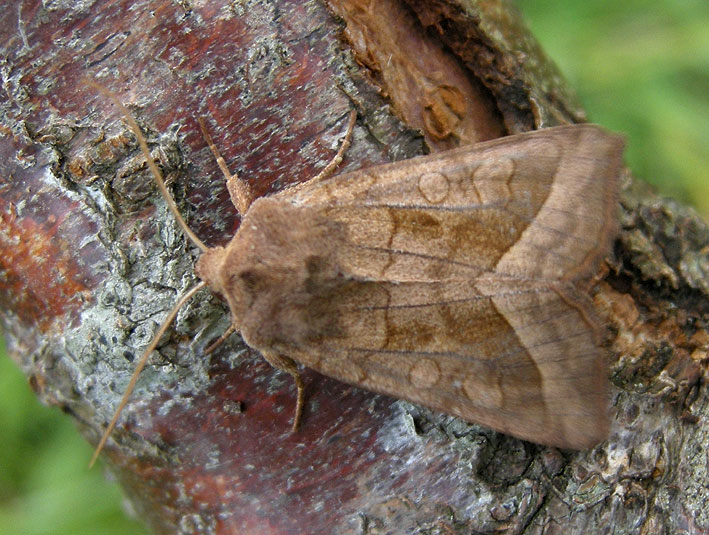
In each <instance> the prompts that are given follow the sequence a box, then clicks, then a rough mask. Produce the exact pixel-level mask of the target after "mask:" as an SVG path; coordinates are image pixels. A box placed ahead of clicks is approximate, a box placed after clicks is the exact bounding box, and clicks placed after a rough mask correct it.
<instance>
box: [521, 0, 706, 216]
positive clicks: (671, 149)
mask: <svg viewBox="0 0 709 535" xmlns="http://www.w3.org/2000/svg"><path fill="white" fill-rule="evenodd" d="M517 5H518V6H519V8H520V9H521V10H522V13H523V14H524V18H525V20H526V21H527V24H528V25H529V27H530V28H531V29H532V32H533V33H534V35H535V36H536V37H537V39H538V40H539V41H540V42H541V44H542V46H543V47H544V49H545V50H546V52H547V54H548V55H549V56H550V57H552V58H553V59H554V61H555V62H556V63H557V64H558V65H559V68H560V69H561V71H562V72H563V73H564V76H566V78H567V79H568V80H569V84H570V85H571V87H573V88H575V89H576V91H577V93H578V95H579V97H580V99H581V102H582V103H583V105H584V108H585V109H586V111H587V112H588V116H589V119H590V120H591V121H593V122H596V123H600V124H602V125H604V126H606V127H607V128H609V129H611V130H615V131H618V132H622V133H624V134H625V135H626V136H627V150H626V161H627V162H628V165H629V166H630V168H631V169H632V170H633V173H634V174H635V176H637V177H640V178H642V179H644V180H646V181H648V182H650V183H651V184H653V185H654V186H655V187H657V188H658V190H660V192H661V193H662V194H664V195H667V196H671V197H675V198H677V199H679V200H682V201H684V202H686V203H689V204H692V205H694V206H696V207H697V209H698V210H699V212H700V213H701V214H702V215H703V216H704V219H705V220H708V219H709V2H708V1H707V0H682V1H681V2H678V1H676V0H625V1H624V2H601V1H598V0H596V1H590V2H589V1H588V0H586V1H579V0H546V1H544V2H540V1H539V0H517Z"/></svg>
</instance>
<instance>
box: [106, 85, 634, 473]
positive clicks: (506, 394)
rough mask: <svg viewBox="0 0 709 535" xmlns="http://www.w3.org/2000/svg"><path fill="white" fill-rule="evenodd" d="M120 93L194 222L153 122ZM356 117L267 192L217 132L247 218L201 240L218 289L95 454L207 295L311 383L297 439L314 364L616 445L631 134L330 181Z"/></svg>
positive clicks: (567, 131)
mask: <svg viewBox="0 0 709 535" xmlns="http://www.w3.org/2000/svg"><path fill="white" fill-rule="evenodd" d="M104 91H105V90H104ZM111 98H112V99H113V100H114V101H116V103H117V104H118V106H119V107H120V108H121V110H122V111H123V113H124V114H125V116H126V120H127V121H128V122H129V124H130V125H131V127H132V129H133V131H134V133H135V135H136V137H137V138H138V140H139V143H140V145H141V149H142V151H143V154H144V156H145V158H146V160H147V162H148V164H149V166H150V168H151V170H152V172H153V174H154V175H155V179H156V181H157V182H158V184H159V185H160V189H161V191H162V192H163V195H164V196H165V197H166V199H167V202H168V203H169V204H170V206H171V207H172V209H173V212H174V213H175V215H176V217H177V218H178V220H179V221H181V224H182V225H183V226H184V227H185V228H186V225H185V224H184V221H182V218H181V217H180V216H179V213H178V212H177V208H176V207H175V205H174V202H173V201H172V199H171V197H170V195H169V194H168V192H167V190H166V188H165V186H164V185H163V183H162V178H161V176H160V172H159V170H158V169H157V167H156V166H155V164H154V162H153V160H152V158H151V157H150V154H149V152H148V149H147V145H146V143H145V140H144V138H143V135H142V134H141V132H140V129H139V128H138V126H137V124H136V123H135V121H134V120H133V119H132V117H131V116H130V114H129V112H128V111H127V109H126V108H125V107H124V106H123V105H121V104H120V102H118V101H117V100H116V99H115V97H113V96H111ZM355 119H356V114H355V113H354V112H352V114H351V117H350V125H349V128H348V132H347V135H346V139H345V141H344V142H343V145H342V147H341V148H340V151H339V152H338V155H337V156H336V157H335V159H334V160H333V162H331V164H330V165H328V167H327V168H326V169H325V170H324V171H323V172H322V173H320V174H319V175H318V176H316V177H315V178H313V179H310V180H309V181H307V182H305V183H303V184H300V185H298V186H295V187H291V188H288V189H285V190H283V191H281V192H279V193H277V194H274V195H269V196H267V197H262V198H258V199H254V198H253V197H252V195H251V193H250V191H249V188H248V185H247V184H246V183H245V182H243V181H242V180H240V179H239V178H238V177H237V176H236V175H232V174H231V173H229V171H228V169H227V168H226V164H225V163H224V161H223V159H222V158H221V156H219V155H218V153H217V152H216V149H215V148H214V145H213V143H212V141H211V139H210V138H209V137H208V135H207V134H206V130H205V137H206V138H207V141H208V143H209V145H210V147H211V148H212V150H213V152H214V153H215V155H216V156H217V160H218V162H219V165H220V167H221V169H222V171H223V172H224V174H225V176H226V177H227V185H228V189H229V192H230V195H231V198H232V201H233V202H234V205H235V207H236V209H237V210H238V211H239V214H240V215H241V218H242V219H241V225H240V227H239V229H238V231H237V233H236V235H235V236H234V238H233V239H232V240H231V242H230V243H229V244H228V245H227V246H225V247H212V248H207V247H206V246H204V245H203V244H202V243H201V242H200V241H199V239H197V238H196V237H195V236H194V235H193V234H192V233H191V232H190V231H189V229H187V230H186V232H187V233H188V235H189V236H190V237H192V239H193V241H195V243H196V244H197V245H198V246H199V247H200V248H202V250H203V251H204V254H203V255H202V257H201V258H200V259H199V261H198V263H197V266H196V270H195V272H196V274H197V275H198V277H199V278H200V279H202V281H203V282H201V283H200V284H199V285H197V286H196V287H195V288H193V289H192V290H191V291H190V292H189V293H188V295H186V296H185V297H183V298H182V299H181V300H180V302H179V303H178V305H177V306H176V307H175V309H173V311H172V312H171V313H170V315H169V316H168V318H167V319H166V320H165V322H164V323H163V325H162V327H161V328H160V331H159V332H158V333H157V334H156V335H155V338H154V340H153V343H151V345H150V347H148V349H147V350H146V352H145V354H144V355H143V357H142V359H141V360H140V362H139V364H138V366H137V367H136V371H135V373H134V375H133V378H132V380H131V383H130V385H129V387H128V389H127V391H126V393H125V395H124V398H123V401H122V402H121V404H120V406H119V408H118V409H117V411H116V413H115V415H114V418H113V420H112V421H111V423H110V424H109V426H108V428H107V430H106V432H105V434H104V436H103V438H102V439H101V442H100V443H99V446H98V447H97V449H96V452H95V454H94V460H95V459H96V457H97V456H98V453H99V452H100V451H101V448H102V447H103V446H104V444H105V442H106V440H107V438H108V436H109V434H110V433H111V431H112V429H113V427H114V426H115V424H116V421H117V420H118V415H119V413H120V411H121V409H122V408H123V406H124V405H125V402H126V400H127V398H128V396H129V395H130V393H131V391H132V389H133V386H134V385H135V382H136V380H137V377H138V374H139V373H140V371H141V370H142V368H143V366H144V365H145V363H146V362H147V359H148V356H149V355H150V353H151V352H152V351H153V350H154V348H155V346H156V344H157V340H158V339H159V338H160V336H161V335H162V333H163V332H164V331H165V330H166V329H167V328H168V325H169V323H170V322H171V321H172V320H173V319H174V317H175V315H176V313H177V309H178V308H179V306H181V305H182V304H183V303H184V302H185V301H186V300H187V299H188V298H190V297H191V296H192V295H194V293H195V292H196V291H197V290H199V289H201V288H202V287H204V286H205V285H206V286H209V287H210V288H211V289H212V290H214V291H217V292H219V293H220V294H221V295H222V296H224V297H225V298H226V300H227V302H228V304H229V308H230V310H231V327H230V329H229V330H228V332H227V333H225V336H226V335H228V334H230V333H231V332H233V331H238V332H239V333H240V334H241V336H242V338H243V339H244V341H245V342H246V343H247V344H248V345H249V346H250V347H252V348H253V349H256V350H258V351H259V352H260V353H261V355H263V357H264V358H265V359H266V360H268V362H270V363H271V364H272V365H273V366H275V367H276V368H278V369H280V370H283V371H286V372H288V373H289V374H291V375H292V376H293V377H294V378H295V381H296V385H297V388H298V398H297V406H296V412H295V418H294V426H293V427H294V429H295V427H296V426H297V425H298V421H299V419H300V414H301V410H302V405H303V399H304V394H303V392H304V388H303V384H302V382H301V379H300V376H299V374H298V371H297V367H296V364H297V363H299V364H303V365H305V366H308V367H310V368H313V369H315V370H317V371H319V372H321V373H323V374H325V375H328V376H330V377H334V378H336V379H339V380H341V381H344V382H347V383H350V384H353V385H356V386H359V387H362V388H365V389H368V390H372V391H375V392H381V393H384V394H388V395H391V396H394V397H397V398H401V399H406V400H409V401H412V402H415V403H420V404H422V405H426V406H428V407H432V408H434V409H438V410H440V411H442V412H445V413H447V414H452V415H455V416H459V417H461V418H463V419H465V420H467V421H470V422H476V423H480V424H482V425H485V426H487V427H490V428H492V429H495V430H497V431H500V432H503V433H507V434H510V435H514V436H516V437H519V438H522V439H525V440H530V441H533V442H538V443H541V444H548V445H553V446H559V447H564V448H575V449H583V448H587V447H590V446H592V445H594V444H596V443H597V442H599V441H601V440H603V439H604V438H606V437H607V433H608V415H607V391H608V377H607V373H608V370H607V365H606V362H605V357H604V354H603V352H602V351H601V349H600V348H599V346H598V343H599V342H598V341H599V334H598V333H599V327H598V321H597V319H596V317H595V314H594V311H593V305H592V303H591V300H590V298H589V296H588V289H589V287H590V285H591V281H592V278H593V276H594V274H595V273H596V271H597V269H598V267H599V263H600V262H601V261H602V259H603V258H604V257H605V256H606V255H607V254H608V253H609V251H610V247H611V244H612V240H613V238H614V236H615V233H616V229H617V226H618V222H617V208H618V207H617V202H618V190H619V175H620V172H621V166H622V152H623V141H622V139H621V138H620V137H618V136H616V135H613V134H609V133H607V132H605V131H604V130H602V129H601V128H599V127H597V126H593V125H587V124H586V125H573V126H560V127H555V128H548V129H544V130H539V131H535V132H530V133H526V134H521V135H514V136H510V137H505V138H501V139H497V140H494V141H490V142H485V143H480V144H477V145H472V146H466V147H461V148H458V149H454V150H450V151H446V152H440V153H436V154H432V155H429V156H422V157H419V158H414V159H411V160H406V161H401V162H397V163H391V164H386V165H380V166H377V167H371V168H367V169H363V170H360V171H355V172H351V173H345V174H341V175H338V176H335V177H331V178H327V177H328V175H329V174H331V173H332V171H333V170H334V168H335V167H336V166H337V164H338V163H339V162H340V160H341V159H342V155H343V153H344V151H345V149H346V148H347V146H348V144H349V139H350V135H351V132H352V128H353V126H354V122H355ZM203 130H204V128H203ZM326 178H327V179H326ZM225 336H223V337H222V338H221V339H220V340H219V342H220V341H221V340H223V339H224V338H225ZM92 462H93V461H92Z"/></svg>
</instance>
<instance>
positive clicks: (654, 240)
mask: <svg viewBox="0 0 709 535" xmlns="http://www.w3.org/2000/svg"><path fill="white" fill-rule="evenodd" d="M622 202H623V206H624V208H625V210H624V212H623V216H622V217H623V220H622V225H623V227H624V229H625V232H623V233H622V234H621V241H622V243H623V246H624V249H625V250H626V251H627V254H628V255H629V258H630V261H631V263H632V264H633V266H634V267H635V268H636V269H638V270H639V271H640V273H641V275H642V277H643V279H645V280H647V281H655V282H656V283H657V284H664V285H667V286H668V287H669V288H671V289H672V290H677V289H679V288H680V287H682V286H685V287H688V288H691V289H692V290H697V291H699V292H701V293H702V294H703V295H704V296H709V228H707V225H706V223H705V222H704V221H703V220H702V219H701V217H700V216H699V215H698V214H696V213H695V212H694V211H693V210H692V209H691V208H688V207H685V206H683V205H680V204H679V203H677V202H675V201H673V200H669V199H661V198H659V197H657V196H654V195H651V194H650V193H649V192H648V191H647V186H644V185H642V184H640V183H637V182H636V183H634V185H633V186H632V187H631V189H630V190H628V191H627V192H625V194H624V196H623V199H622Z"/></svg>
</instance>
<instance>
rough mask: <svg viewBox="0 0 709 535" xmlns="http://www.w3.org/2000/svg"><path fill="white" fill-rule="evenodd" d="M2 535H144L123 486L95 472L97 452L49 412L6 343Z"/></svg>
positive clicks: (1, 355)
mask: <svg viewBox="0 0 709 535" xmlns="http://www.w3.org/2000/svg"><path fill="white" fill-rule="evenodd" d="M0 429H2V435H1V438H0V533H3V535H96V534H101V535H127V534H129V533H130V534H131V535H141V534H144V533H147V532H146V531H145V528H143V527H142V526H141V525H140V524H138V523H137V522H135V521H133V520H130V519H128V518H127V516H126V514H125V511H124V510H123V508H122V506H121V491H120V489H119V487H118V485H117V484H116V483H111V484H107V482H106V478H105V476H104V472H103V471H102V470H101V468H100V466H99V467H96V468H94V469H93V470H89V469H88V460H89V459H90V458H91V451H92V450H91V447H90V446H89V445H88V444H87V443H86V442H84V440H83V439H82V438H81V437H80V436H79V434H78V433H77V431H76V428H75V427H74V424H73V423H72V421H71V419H70V418H68V417H65V416H63V415H62V414H61V413H60V412H59V411H58V410H57V409H48V408H47V407H44V406H42V405H41V404H40V403H39V401H37V398H36V397H35V396H34V394H33V392H32V391H31V390H30V388H29V387H28V386H27V381H26V380H25V378H24V377H23V376H22V373H21V372H20V370H19V369H18V368H17V366H16V365H15V363H14V362H13V361H12V360H10V358H9V357H7V355H6V354H5V345H4V342H3V341H2V339H0Z"/></svg>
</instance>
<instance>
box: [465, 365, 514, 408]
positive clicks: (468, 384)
mask: <svg viewBox="0 0 709 535" xmlns="http://www.w3.org/2000/svg"><path fill="white" fill-rule="evenodd" d="M486 375H487V376H486ZM496 376H497V374H493V373H490V374H477V373H475V372H469V373H468V376H467V377H466V378H465V381H464V382H463V392H465V395H466V396H467V397H468V399H469V400H470V401H472V402H473V403H475V404H476V405H482V406H483V407H487V408H489V409H502V404H503V401H504V398H503V395H502V390H500V385H499V384H498V382H497V381H496V380H495V379H496Z"/></svg>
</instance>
